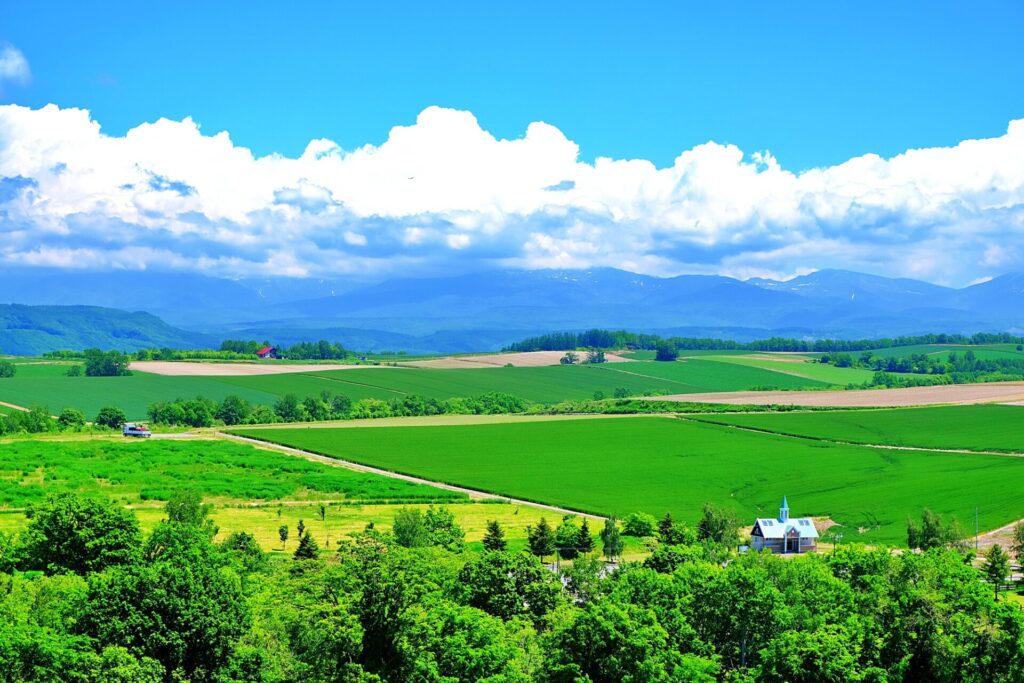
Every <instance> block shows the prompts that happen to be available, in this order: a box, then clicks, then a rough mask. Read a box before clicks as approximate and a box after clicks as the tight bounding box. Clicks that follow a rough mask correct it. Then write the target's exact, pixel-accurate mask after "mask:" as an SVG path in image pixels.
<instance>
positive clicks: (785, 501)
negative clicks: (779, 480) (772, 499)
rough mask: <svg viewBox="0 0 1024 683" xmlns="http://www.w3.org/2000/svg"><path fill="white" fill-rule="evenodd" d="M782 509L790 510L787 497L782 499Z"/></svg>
mask: <svg viewBox="0 0 1024 683" xmlns="http://www.w3.org/2000/svg"><path fill="white" fill-rule="evenodd" d="M782 507H784V508H788V507H789V501H788V500H786V497H785V496H783V497H782Z"/></svg>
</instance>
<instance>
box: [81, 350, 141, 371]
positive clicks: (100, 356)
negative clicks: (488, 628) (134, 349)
mask: <svg viewBox="0 0 1024 683" xmlns="http://www.w3.org/2000/svg"><path fill="white" fill-rule="evenodd" d="M83 355H84V356H85V374H86V375H87V376H89V377H118V376H120V375H130V374H132V373H131V370H129V369H128V361H129V360H130V359H129V358H128V356H126V355H124V354H123V353H121V352H120V351H106V352H104V351H100V350H99V349H86V350H85V351H84V352H83Z"/></svg>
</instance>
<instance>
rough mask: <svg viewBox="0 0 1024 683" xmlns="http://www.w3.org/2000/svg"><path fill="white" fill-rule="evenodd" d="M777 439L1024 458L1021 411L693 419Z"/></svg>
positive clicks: (996, 408) (985, 408) (980, 408)
mask: <svg viewBox="0 0 1024 683" xmlns="http://www.w3.org/2000/svg"><path fill="white" fill-rule="evenodd" d="M694 419H698V420H702V421H706V422H714V423H717V424H724V425H736V426H740V427H750V428H752V429H761V430H765V431H769V432H776V433H779V434H791V435H794V436H805V437H809V438H813V439H826V440H834V441H848V442H852V443H864V444H881V445H887V446H913V447H918V448H946V449H962V450H974V451H1008V452H1016V453H1020V452H1024V407H1021V406H1003V405H973V406H940V407H928V408H899V409H890V410H855V411H831V410H830V411H826V412H817V413H772V414H753V413H751V414H735V415H709V416H696V417H695V418H694Z"/></svg>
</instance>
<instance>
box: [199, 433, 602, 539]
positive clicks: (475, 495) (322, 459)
mask: <svg viewBox="0 0 1024 683" xmlns="http://www.w3.org/2000/svg"><path fill="white" fill-rule="evenodd" d="M214 436H217V437H220V438H225V439H231V440H233V441H238V442H241V443H247V444H250V445H254V446H257V447H260V448H265V449H268V450H273V451H278V452H280V453H286V454H288V455H295V456H298V457H301V458H305V459H306V460H312V461H314V462H319V463H324V464H327V465H334V466H335V467H344V468H346V469H350V470H355V471H357V472H366V473H369V474H376V475H379V476H382V477H389V478H391V479H401V480H402V481H407V482H410V483H413V484H423V485H425V486H432V487H434V488H438V489H444V490H445V491H454V492H456V493H464V494H466V495H467V496H469V498H470V499H471V500H499V501H503V502H505V503H511V504H513V505H525V506H528V507H532V508H536V509H538V510H548V511H551V512H556V513H558V514H560V515H577V516H580V517H587V518H590V519H602V517H600V516H599V515H593V514H590V513H587V512H580V511H579V510H571V509H569V508H563V507H558V506H556V505H545V504H544V503H537V502H534V501H531V500H523V499H521V498H510V497H508V496H501V495H498V494H495V493H490V492H488V491H480V490H478V489H471V488H467V487H464V486H455V485H453V484H446V483H444V482H439V481H433V480H431V479H424V478H422V477H414V476H410V475H408V474H401V473H399V472H392V471H391V470H386V469H383V468H380V467H371V466H369V465H361V464H359V463H357V462H352V461H351V460H342V459H341V458H332V457H330V456H326V455H321V454H319V453H314V452H312V451H306V450H302V449H301V448H292V447H291V446H282V445H281V444H276V443H273V442H270V441H262V440H260V439H252V438H249V437H247V436H239V435H237V434H228V433H226V432H214Z"/></svg>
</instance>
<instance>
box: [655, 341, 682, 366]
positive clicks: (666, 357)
mask: <svg viewBox="0 0 1024 683" xmlns="http://www.w3.org/2000/svg"><path fill="white" fill-rule="evenodd" d="M677 358H679V350H678V349H677V348H676V347H675V345H673V344H671V343H669V342H667V341H660V342H658V346H657V347H656V348H655V352H654V360H660V361H673V360H675V359H677Z"/></svg>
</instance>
